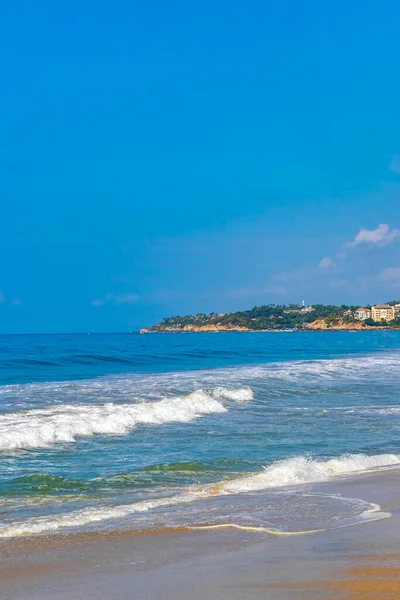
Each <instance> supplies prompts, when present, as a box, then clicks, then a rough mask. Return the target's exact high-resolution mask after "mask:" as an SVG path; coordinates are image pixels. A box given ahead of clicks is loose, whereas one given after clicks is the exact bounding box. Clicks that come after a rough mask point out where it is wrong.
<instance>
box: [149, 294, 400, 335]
mask: <svg viewBox="0 0 400 600" xmlns="http://www.w3.org/2000/svg"><path fill="white" fill-rule="evenodd" d="M373 317H374V318H373ZM396 329H398V330H400V303H398V302H396V301H392V302H389V303H388V304H378V305H375V306H367V307H358V306H347V305H341V306H334V305H323V304H315V305H310V306H306V305H305V304H304V302H303V303H302V304H301V305H295V304H290V305H275V304H268V305H264V306H255V307H254V308H252V309H249V310H244V311H238V312H235V313H210V314H205V313H199V314H197V315H185V316H174V317H167V318H164V319H163V320H162V321H160V322H159V323H156V324H155V325H153V326H151V327H148V328H144V329H141V330H140V333H220V332H285V331H286V332H296V331H377V330H380V331H387V330H396Z"/></svg>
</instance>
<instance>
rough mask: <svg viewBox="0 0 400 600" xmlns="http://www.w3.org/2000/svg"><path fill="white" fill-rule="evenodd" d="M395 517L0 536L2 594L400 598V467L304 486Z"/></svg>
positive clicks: (174, 599) (233, 599) (22, 599)
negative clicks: (347, 522)
mask: <svg viewBox="0 0 400 600" xmlns="http://www.w3.org/2000/svg"><path fill="white" fill-rule="evenodd" d="M308 488H312V489H313V490H314V491H321V492H325V493H340V494H342V495H343V496H346V497H353V498H360V499H363V500H366V501H368V502H374V503H377V504H380V505H381V507H382V509H383V510H385V511H389V512H391V513H392V517H391V518H389V519H384V520H381V521H375V522H371V523H366V524H362V525H356V526H352V527H345V528H341V529H333V530H331V531H325V532H320V533H313V534H309V535H302V536H276V537H272V536H266V535H265V534H263V533H260V532H254V531H245V530H235V529H218V530H197V531H190V530H189V531H188V530H170V531H159V532H153V533H142V534H138V533H131V532H117V531H116V532H110V533H93V534H75V535H53V536H40V537H36V538H35V537H31V538H19V539H9V540H3V541H1V542H0V598H2V599H3V598H4V599H9V600H28V599H30V600H38V599H39V598H40V599H41V600H47V599H48V600H50V599H53V598H54V599H92V598H93V599H95V598H96V599H99V600H103V599H106V598H118V599H119V598H120V599H125V598H135V599H136V598H137V599H144V600H147V599H149V600H150V599H151V600H153V599H155V598H157V599H161V600H164V599H165V600H167V599H171V600H189V599H190V600H200V599H202V600H203V599H204V598H207V599H211V600H228V598H229V600H239V599H240V600H242V599H246V598H254V599H261V598H262V599H266V600H317V599H318V600H319V599H320V600H324V599H325V598H326V599H338V600H395V599H396V600H399V599H400V554H399V552H400V494H399V490H400V472H399V471H387V472H382V473H376V474H364V475H362V476H359V477H357V478H355V479H353V480H351V481H345V480H343V481H336V482H330V483H326V484H316V485H313V486H308Z"/></svg>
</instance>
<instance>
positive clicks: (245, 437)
mask: <svg viewBox="0 0 400 600" xmlns="http://www.w3.org/2000/svg"><path fill="white" fill-rule="evenodd" d="M0 384H1V386H0V515H1V517H0V518H1V523H0V536H2V537H9V536H13V535H29V534H34V533H40V534H49V533H53V532H56V531H58V532H60V531H62V532H64V531H80V530H87V529H92V530H93V529H110V528H111V529H122V528H128V529H154V528H160V527H161V528H162V527H171V526H174V527H175V526H195V525H218V524H224V523H232V522H233V523H235V524H238V525H242V526H252V527H253V526H255V527H263V528H264V529H265V530H266V531H274V532H283V531H293V532H297V531H302V530H304V529H308V530H309V529H316V528H327V527H333V526H339V525H346V524H351V523H353V522H359V521H360V520H367V519H368V518H372V515H375V516H376V515H377V514H378V513H377V510H378V508H377V507H374V506H370V505H367V504H366V503H364V502H363V501H362V499H348V498H341V497H336V496H326V495H324V494H319V493H316V492H315V491H314V490H313V484H314V483H315V482H319V481H326V480H330V479H335V478H340V477H352V476H354V475H355V474H356V473H358V472H363V471H365V470H376V469H381V468H393V467H397V466H398V463H399V460H400V457H399V456H398V455H400V451H399V432H400V429H399V416H400V403H399V391H398V390H399V389H400V332H390V331H386V332H366V333H363V332H357V333H348V332H343V333H339V332H335V333H324V332H314V333H297V332H296V333H249V334H246V333H237V334H235V333H229V334H224V333H219V334H192V335H191V334H186V335H184V334H182V335H177V334H156V335H122V334H121V335H53V336H0Z"/></svg>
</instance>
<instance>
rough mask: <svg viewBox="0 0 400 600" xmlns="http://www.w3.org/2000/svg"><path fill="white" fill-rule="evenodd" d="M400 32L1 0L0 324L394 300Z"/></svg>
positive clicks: (221, 11) (121, 325)
mask: <svg viewBox="0 0 400 600" xmlns="http://www.w3.org/2000/svg"><path fill="white" fill-rule="evenodd" d="M399 20H400V5H399V3H398V2H396V1H394V0H393V1H385V0H383V1H382V2H380V3H376V2H375V1H368V0H363V1H362V2H361V1H359V0H353V1H352V2H344V1H342V0H336V1H335V2H333V1H331V2H330V1H326V2H318V1H316V0H315V1H314V0H308V1H306V2H297V1H294V0H292V1H290V0H288V1H287V2H278V1H277V0H276V1H270V2H269V1H266V2H255V1H254V2H253V1H248V0H247V1H246V2H245V1H239V0H230V1H229V2H227V1H220V2H209V1H208V0H206V1H203V2H201V3H193V2H183V0H177V1H171V2H169V3H165V2H160V1H159V0H155V1H154V2H153V3H149V2H135V1H131V0H130V1H128V0H127V1H122V0H115V1H114V2H112V3H109V2H104V1H103V0H97V1H96V2H93V1H90V0H89V1H88V2H78V1H77V0H68V2H66V1H65V0H59V1H58V2H52V1H50V0H48V1H44V0H35V2H33V1H28V0H15V1H13V2H9V1H7V2H4V3H2V7H1V8H0V52H1V55H2V56H3V67H2V69H1V70H0V86H1V90H2V93H1V95H0V110H1V114H2V119H1V125H0V127H1V135H0V198H1V206H2V210H1V230H0V252H1V258H2V260H1V263H0V332H3V333H12V332H15V333H22V332H62V331H66V332H74V331H129V330H131V329H135V328H138V327H140V326H145V325H150V324H152V323H154V322H155V321H158V320H159V319H160V318H162V317H163V316H169V315H171V314H183V313H191V312H199V311H201V312H203V311H212V310H215V311H222V312H225V311H231V310H238V309H242V308H248V307H251V306H253V305H255V304H265V303H269V302H276V303H279V302H300V301H301V300H302V299H303V298H304V299H305V300H306V301H307V302H310V303H313V302H326V303H328V302H329V303H330V302H334V303H345V302H348V303H360V304H362V303H367V302H377V301H384V300H389V299H392V298H399V297H400V237H399V236H398V235H397V234H398V231H397V229H398V228H400V110H399V107H400V83H399V82H400V42H399V36H398V23H399ZM4 57H5V61H4ZM382 225H383V226H384V227H380V226H382ZM385 226H386V227H385ZM379 227H380V228H379ZM360 231H363V232H362V233H361V234H360ZM357 235H359V237H358V238H357V237H356V236H357ZM324 259H325V260H324ZM321 261H322V263H321Z"/></svg>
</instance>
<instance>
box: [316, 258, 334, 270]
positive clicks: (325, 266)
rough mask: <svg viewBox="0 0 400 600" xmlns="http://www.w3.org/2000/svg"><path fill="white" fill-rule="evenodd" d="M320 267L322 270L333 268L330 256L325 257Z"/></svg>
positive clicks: (320, 262)
mask: <svg viewBox="0 0 400 600" xmlns="http://www.w3.org/2000/svg"><path fill="white" fill-rule="evenodd" d="M318 266H319V267H320V268H321V269H328V268H329V267H332V266H333V260H332V259H331V258H329V256H325V257H324V258H323V259H322V260H320V261H319V264H318Z"/></svg>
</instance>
